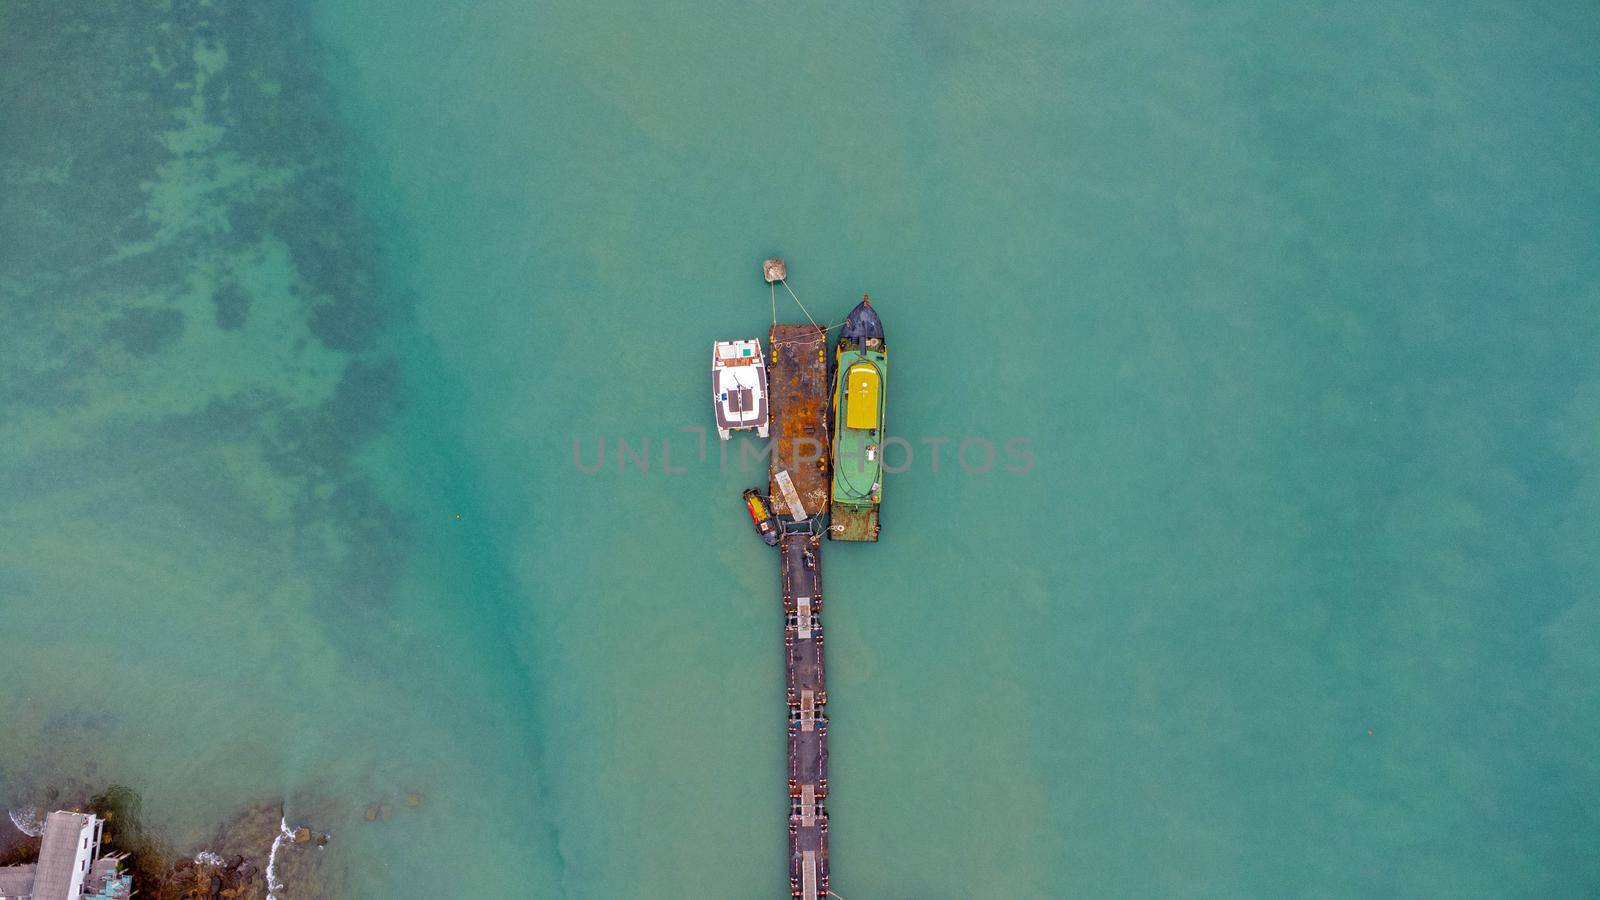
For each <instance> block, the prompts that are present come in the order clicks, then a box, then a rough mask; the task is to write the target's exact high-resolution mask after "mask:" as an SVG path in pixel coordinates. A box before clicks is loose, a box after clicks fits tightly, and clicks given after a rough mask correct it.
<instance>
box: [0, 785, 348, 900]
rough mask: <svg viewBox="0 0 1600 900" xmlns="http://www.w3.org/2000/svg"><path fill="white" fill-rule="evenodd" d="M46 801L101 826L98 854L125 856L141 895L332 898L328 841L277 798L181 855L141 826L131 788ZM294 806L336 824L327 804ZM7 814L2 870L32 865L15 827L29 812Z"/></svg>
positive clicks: (0, 847)
mask: <svg viewBox="0 0 1600 900" xmlns="http://www.w3.org/2000/svg"><path fill="white" fill-rule="evenodd" d="M49 800H50V803H49V804H48V806H49V807H50V808H75V809H82V810H86V811H90V812H93V813H95V814H96V815H98V816H100V817H101V818H103V819H105V820H106V824H105V830H104V835H103V842H102V852H103V853H104V854H107V855H113V854H126V857H125V858H124V859H123V861H122V866H123V870H124V871H127V872H131V873H132V874H133V877H134V885H135V887H136V889H137V891H138V896H140V897H144V898H154V900H202V898H203V900H266V898H268V897H269V896H270V897H274V898H275V900H289V898H312V897H332V896H337V895H338V892H337V891H336V890H335V886H334V885H333V884H332V881H333V879H332V878H331V877H330V871H329V868H328V867H327V866H326V865H325V863H324V855H323V852H322V851H323V848H324V847H325V846H326V845H327V844H328V843H329V841H330V840H331V837H332V836H331V835H330V834H329V833H327V832H325V831H317V830H315V829H313V828H312V827H311V826H310V825H298V826H293V825H290V824H289V823H288V822H287V820H286V819H285V816H284V801H283V800H281V799H277V800H266V801H261V802H257V803H252V804H250V805H248V806H246V807H244V808H243V809H241V810H240V811H239V812H238V813H236V814H235V815H233V816H232V817H231V818H229V819H228V820H227V821H226V822H223V823H222V824H221V825H219V826H218V828H217V831H216V833H215V834H214V835H213V836H212V837H211V838H210V839H209V840H207V841H204V842H202V844H201V845H200V846H197V847H194V848H189V849H187V850H184V851H180V850H179V849H178V848H175V847H173V846H171V845H170V844H168V843H167V842H165V841H163V840H162V839H161V838H160V837H158V836H156V835H153V834H151V833H150V832H148V831H147V830H146V829H145V828H144V826H143V824H142V822H141V819H140V806H141V800H140V797H139V794H138V793H137V792H135V791H133V790H132V789H130V788H126V787H122V786H113V787H110V788H107V789H106V790H103V791H101V792H99V793H96V794H94V795H92V796H87V797H79V798H72V797H66V796H52V797H50V798H49ZM294 806H295V809H296V810H297V811H300V812H298V813H297V814H300V815H306V814H309V815H311V816H313V817H317V818H320V819H322V820H331V819H332V818H334V815H333V813H334V810H333V809H332V808H331V805H330V804H328V803H327V802H325V801H319V799H318V798H307V799H306V801H305V802H302V801H301V800H300V799H299V798H297V799H296V803H295V805H294ZM40 808H43V807H40ZM7 812H8V815H7V817H6V819H5V820H4V821H0V865H10V864H16V863H25V862H31V861H32V860H33V859H34V858H36V857H37V856H38V852H39V842H40V839H39V838H38V837H37V836H34V835H30V834H29V833H27V831H24V830H22V828H21V827H18V826H19V822H20V824H21V825H24V826H25V825H26V824H27V821H28V814H27V811H25V810H11V811H7ZM19 815H20V819H19V818H18V816H19ZM269 869H270V875H269ZM269 882H270V883H269Z"/></svg>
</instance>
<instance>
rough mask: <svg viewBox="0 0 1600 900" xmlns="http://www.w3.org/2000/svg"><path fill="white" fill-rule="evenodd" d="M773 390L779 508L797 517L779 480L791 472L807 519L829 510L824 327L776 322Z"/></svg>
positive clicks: (773, 466) (773, 471) (771, 339)
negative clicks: (786, 472) (785, 472)
mask: <svg viewBox="0 0 1600 900" xmlns="http://www.w3.org/2000/svg"><path fill="white" fill-rule="evenodd" d="M768 347H769V353H770V354H771V361H770V363H769V365H768V366H767V392H768V393H769V394H770V395H771V398H772V402H771V406H770V409H771V410H772V458H771V460H770V462H769V464H768V477H769V479H770V480H771V482H772V483H771V489H770V490H769V491H768V493H769V494H770V495H771V497H772V508H773V511H774V512H776V513H778V514H779V515H784V516H792V515H793V513H791V512H790V510H789V501H788V500H786V499H785V498H784V493H785V492H784V491H783V490H782V488H781V487H780V485H779V484H778V472H779V471H782V470H787V471H788V472H789V477H790V479H791V480H793V482H794V487H795V491H796V493H797V494H798V495H799V497H800V504H801V505H802V506H803V507H805V515H806V516H807V517H815V516H820V515H822V514H823V513H826V512H827V511H828V494H829V490H830V482H829V473H828V457H829V454H828V403H829V392H828V356H827V352H828V335H827V331H826V329H824V328H823V327H822V326H821V325H810V324H806V325H774V326H772V331H771V333H770V334H769V335H768Z"/></svg>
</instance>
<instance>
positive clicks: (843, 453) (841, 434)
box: [828, 297, 889, 541]
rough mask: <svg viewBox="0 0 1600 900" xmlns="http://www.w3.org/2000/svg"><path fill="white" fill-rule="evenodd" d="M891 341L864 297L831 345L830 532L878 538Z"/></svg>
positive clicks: (846, 536) (845, 538) (841, 537)
mask: <svg viewBox="0 0 1600 900" xmlns="http://www.w3.org/2000/svg"><path fill="white" fill-rule="evenodd" d="M888 380H889V345H888V343H886V342H885V341H884V339H883V323H882V322H881V321H879V319H878V313H877V311H876V310H874V309H873V308H872V301H871V300H870V299H868V298H866V297H863V298H862V300H861V302H860V303H859V304H857V305H856V308H855V309H853V310H851V311H850V315H849V316H847V317H846V318H845V320H844V328H843V329H841V330H840V332H839V344H838V347H837V349H835V351H834V370H833V495H832V501H831V503H830V512H829V516H830V525H829V528H828V537H830V538H832V539H833V540H836V541H875V540H877V539H878V504H879V503H881V502H882V501H883V435H884V431H883V401H884V393H885V391H886V389H887V388H888Z"/></svg>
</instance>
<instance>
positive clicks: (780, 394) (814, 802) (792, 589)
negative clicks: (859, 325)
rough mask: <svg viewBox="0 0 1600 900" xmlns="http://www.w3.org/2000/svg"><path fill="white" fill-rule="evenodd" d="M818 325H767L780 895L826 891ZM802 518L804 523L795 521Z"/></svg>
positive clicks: (811, 897)
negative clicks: (775, 552) (782, 745)
mask: <svg viewBox="0 0 1600 900" xmlns="http://www.w3.org/2000/svg"><path fill="white" fill-rule="evenodd" d="M827 336H828V335H827V330H826V329H824V328H823V327H821V326H820V325H773V326H772V332H771V334H770V335H769V340H770V344H769V346H770V347H771V352H772V358H771V362H770V364H769V365H768V366H767V387H768V394H769V395H770V396H771V405H770V407H769V408H770V409H771V410H772V457H771V461H770V463H769V466H768V477H769V478H770V480H771V482H772V484H771V491H770V493H771V497H772V506H773V510H774V511H775V512H776V513H777V514H778V515H779V516H781V517H783V518H782V519H780V526H781V525H783V524H784V522H785V520H786V521H787V525H788V527H786V528H784V533H783V535H782V536H781V537H780V538H779V542H778V548H779V553H780V556H781V558H782V580H783V647H784V655H783V658H784V670H785V677H786V680H787V683H786V685H785V688H784V697H785V702H786V704H787V706H788V711H789V715H788V720H789V893H790V895H791V896H794V897H802V898H804V900H823V898H825V897H826V896H827V895H828V809H827V805H826V801H827V797H828V713H827V707H828V690H827V680H826V678H825V677H824V670H823V664H822V536H821V531H822V529H821V527H820V525H821V521H822V517H823V516H824V515H825V514H826V513H827V511H828V495H829V490H830V487H831V485H830V483H829V477H828V475H829V472H828V461H829V454H828V408H829V403H830V400H831V397H830V394H829V392H828V355H827V353H828V341H827ZM799 522H803V523H804V524H803V525H801V524H796V523H799Z"/></svg>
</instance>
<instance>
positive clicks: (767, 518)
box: [744, 488, 778, 547]
mask: <svg viewBox="0 0 1600 900" xmlns="http://www.w3.org/2000/svg"><path fill="white" fill-rule="evenodd" d="M744 506H745V509H746V510H747V511H748V512H749V513H750V523H751V524H752V525H754V526H755V527H756V534H757V535H758V536H760V538H761V540H763V541H765V542H766V545H767V546H768V547H776V546H778V526H777V525H776V524H774V523H773V520H772V507H771V506H769V505H768V504H767V498H765V497H763V496H761V492H760V491H759V490H757V489H755V488H749V489H747V490H746V491H745V492H744Z"/></svg>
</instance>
